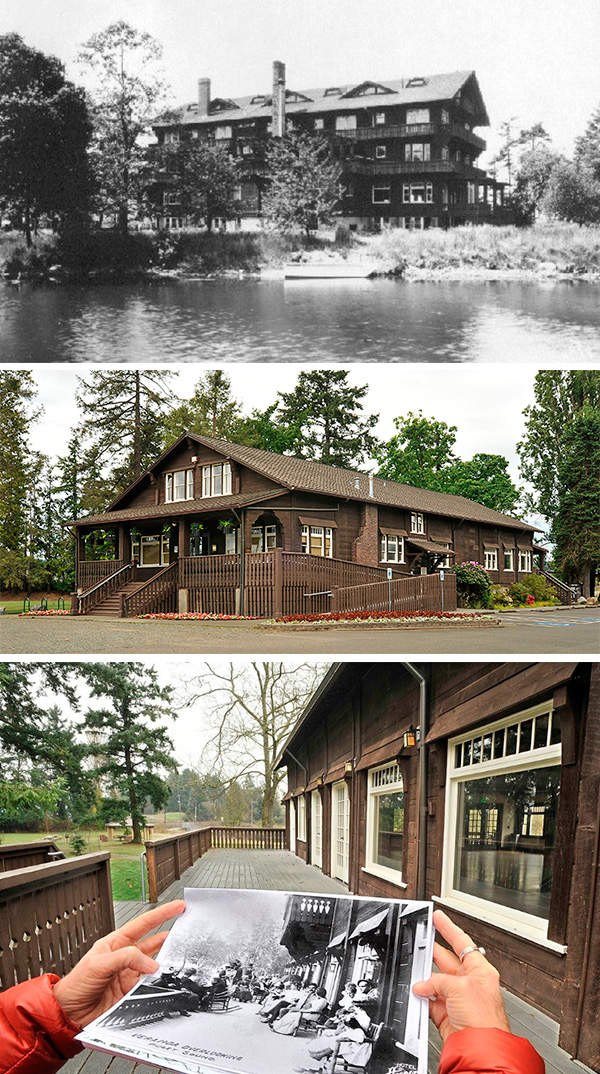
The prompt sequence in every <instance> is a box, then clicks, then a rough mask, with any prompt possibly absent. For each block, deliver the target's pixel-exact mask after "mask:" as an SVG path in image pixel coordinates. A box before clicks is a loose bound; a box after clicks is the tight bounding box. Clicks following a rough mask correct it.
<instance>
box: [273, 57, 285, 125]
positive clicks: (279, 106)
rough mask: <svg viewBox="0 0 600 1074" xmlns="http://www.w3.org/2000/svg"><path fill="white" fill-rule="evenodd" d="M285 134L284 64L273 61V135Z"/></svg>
mask: <svg viewBox="0 0 600 1074" xmlns="http://www.w3.org/2000/svg"><path fill="white" fill-rule="evenodd" d="M284 134H285V64H284V63H281V62H280V61H279V60H275V61H274V63H273V137H274V138H283V136H284Z"/></svg>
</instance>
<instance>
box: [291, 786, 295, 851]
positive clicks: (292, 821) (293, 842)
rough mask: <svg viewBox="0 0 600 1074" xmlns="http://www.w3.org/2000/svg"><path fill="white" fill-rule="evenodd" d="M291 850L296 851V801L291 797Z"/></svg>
mask: <svg viewBox="0 0 600 1074" xmlns="http://www.w3.org/2000/svg"><path fill="white" fill-rule="evenodd" d="M290 850H291V852H292V854H295V853H296V803H295V802H294V799H293V798H290Z"/></svg>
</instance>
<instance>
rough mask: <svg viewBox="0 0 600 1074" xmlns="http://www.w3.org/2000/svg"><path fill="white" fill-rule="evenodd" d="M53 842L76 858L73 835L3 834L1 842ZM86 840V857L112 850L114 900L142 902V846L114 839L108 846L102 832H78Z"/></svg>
mask: <svg viewBox="0 0 600 1074" xmlns="http://www.w3.org/2000/svg"><path fill="white" fill-rule="evenodd" d="M46 834H47V836H48V838H49V839H52V840H53V841H54V842H55V843H56V845H57V847H58V849H59V850H62V851H63V852H64V853H65V854H66V856H67V857H68V858H72V857H74V855H73V848H72V847H71V844H70V838H71V836H72V835H74V834H75V832H74V831H72V832H58V833H55V832H53V831H50V832H48V833H46V832H1V833H0V840H1V842H2V843H4V844H5V845H8V844H9V843H36V842H38V841H39V840H41V839H44V838H46ZM77 834H78V835H82V836H83V838H84V839H85V843H86V846H85V850H84V852H83V853H84V854H97V853H99V852H100V851H107V850H108V851H110V856H111V862H110V875H111V880H112V889H113V899H115V900H119V899H141V897H142V883H141V879H140V854H141V853H142V850H143V847H142V846H139V845H138V846H134V844H133V843H115V842H113V841H112V840H111V842H109V843H105V842H103V841H102V840H101V839H100V834H101V833H100V832H91V831H78V832H77Z"/></svg>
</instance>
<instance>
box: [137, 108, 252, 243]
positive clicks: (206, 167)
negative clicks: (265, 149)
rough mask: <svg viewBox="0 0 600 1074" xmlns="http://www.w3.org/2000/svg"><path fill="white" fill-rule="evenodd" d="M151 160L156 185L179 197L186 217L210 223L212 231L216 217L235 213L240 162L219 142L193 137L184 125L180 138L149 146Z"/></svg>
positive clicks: (179, 206)
mask: <svg viewBox="0 0 600 1074" xmlns="http://www.w3.org/2000/svg"><path fill="white" fill-rule="evenodd" d="M149 160H150V165H151V169H152V172H153V173H154V176H153V184H152V185H153V187H154V189H155V190H156V191H157V192H158V193H160V194H162V193H163V192H166V193H167V194H169V193H172V194H173V197H174V198H176V199H177V202H176V204H177V215H181V216H184V217H186V218H187V220H188V222H189V223H190V224H194V225H196V226H200V225H202V224H206V226H207V228H208V230H209V231H210V230H211V227H212V224H213V221H214V219H215V218H216V217H218V218H222V219H226V220H228V219H231V218H232V217H233V216H235V202H234V186H235V184H236V182H237V178H238V166H237V162H236V161H235V160H231V159H230V156H229V153H227V152H226V151H225V149H223V147H222V146H221V145H219V144H218V143H215V142H208V141H206V140H204V139H200V138H192V137H191V135H190V134H189V133H188V132H187V131H186V130H185V129H182V130H181V131H180V133H179V141H178V142H169V143H167V144H165V145H161V146H155V147H153V148H152V149H151V150H149ZM161 212H164V210H162V209H161Z"/></svg>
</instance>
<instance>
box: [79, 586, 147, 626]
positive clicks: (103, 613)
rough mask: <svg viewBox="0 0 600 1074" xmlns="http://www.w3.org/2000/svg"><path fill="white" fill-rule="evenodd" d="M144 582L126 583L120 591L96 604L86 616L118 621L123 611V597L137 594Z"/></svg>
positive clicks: (117, 590)
mask: <svg viewBox="0 0 600 1074" xmlns="http://www.w3.org/2000/svg"><path fill="white" fill-rule="evenodd" d="M143 585H144V582H126V583H125V585H122V586H121V587H120V589H115V591H114V592H113V593H111V594H110V596H108V597H105V598H104V600H101V601H100V602H99V603H98V604H95V605H94V607H93V608H91V610H90V611H89V612H86V613H85V614H86V615H90V616H92V615H94V616H98V617H100V618H102V619H118V618H119V615H120V611H121V597H122V596H126V597H130V596H131V594H132V593H136V592H137V590H138V589H140V588H141V586H143Z"/></svg>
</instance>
